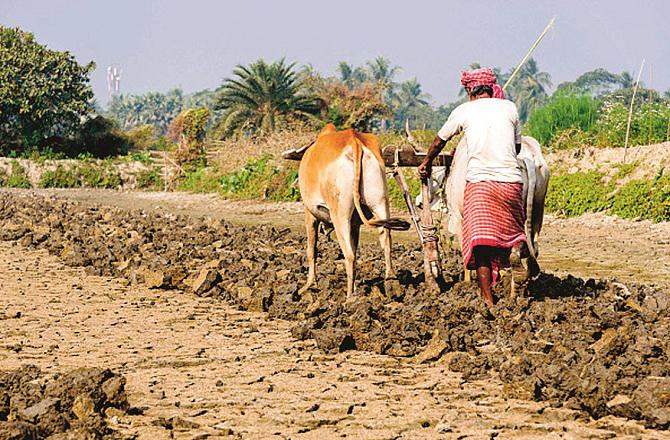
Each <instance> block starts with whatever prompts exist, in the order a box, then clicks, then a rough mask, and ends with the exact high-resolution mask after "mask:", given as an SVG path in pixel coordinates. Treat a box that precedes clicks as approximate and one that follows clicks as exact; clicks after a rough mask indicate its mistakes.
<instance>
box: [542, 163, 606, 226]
mask: <svg viewBox="0 0 670 440" xmlns="http://www.w3.org/2000/svg"><path fill="white" fill-rule="evenodd" d="M545 206H546V208H547V209H548V210H549V211H553V212H558V213H560V214H562V215H564V216H567V217H571V216H575V215H581V214H584V213H585V212H599V211H602V210H604V209H605V208H607V187H606V185H605V184H604V183H603V174H602V173H599V172H596V171H589V172H577V173H572V174H563V175H560V176H552V177H551V179H550V180H549V189H548V191H547V199H546V203H545Z"/></svg>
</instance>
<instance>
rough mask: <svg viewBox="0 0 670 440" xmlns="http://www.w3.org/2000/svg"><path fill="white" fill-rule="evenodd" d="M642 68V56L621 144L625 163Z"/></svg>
mask: <svg viewBox="0 0 670 440" xmlns="http://www.w3.org/2000/svg"><path fill="white" fill-rule="evenodd" d="M642 69H644V58H643V59H642V64H640V71H639V72H637V80H635V87H633V97H632V98H631V100H630V108H629V109H628V124H627V125H626V141H625V142H624V146H623V163H626V153H627V152H628V136H629V135H630V122H631V120H632V118H633V104H634V103H635V94H636V93H637V88H638V86H639V85H640V76H641V75H642Z"/></svg>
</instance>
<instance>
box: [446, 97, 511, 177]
mask: <svg viewBox="0 0 670 440" xmlns="http://www.w3.org/2000/svg"><path fill="white" fill-rule="evenodd" d="M461 131H463V132H465V135H464V136H465V142H466V143H467V147H468V154H467V157H468V171H467V174H466V180H467V181H468V182H482V181H495V182H523V179H522V174H521V168H520V167H519V163H518V162H517V159H516V146H515V144H520V143H521V131H520V128H519V114H518V112H517V110H516V105H514V103H513V102H512V101H507V100H505V99H496V98H480V99H475V100H474V101H468V102H465V103H463V104H461V105H459V106H458V107H456V108H455V109H454V111H452V112H451V114H450V115H449V119H447V122H445V123H444V125H443V126H442V128H441V129H440V131H438V132H437V135H438V136H439V137H440V139H442V140H446V139H449V138H450V137H452V136H453V135H455V134H458V133H460V132H461Z"/></svg>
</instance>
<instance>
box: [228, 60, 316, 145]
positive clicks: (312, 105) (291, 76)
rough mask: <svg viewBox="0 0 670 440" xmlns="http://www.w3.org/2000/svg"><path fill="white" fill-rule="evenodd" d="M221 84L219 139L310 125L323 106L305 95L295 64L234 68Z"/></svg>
mask: <svg viewBox="0 0 670 440" xmlns="http://www.w3.org/2000/svg"><path fill="white" fill-rule="evenodd" d="M233 74H234V75H235V77H234V78H228V79H226V80H225V81H224V83H223V85H222V87H221V89H220V94H219V99H218V103H217V106H216V108H217V109H218V110H222V111H223V117H222V119H221V123H220V126H219V130H218V131H219V132H220V133H221V135H222V136H224V137H227V136H231V135H240V134H262V133H269V132H272V131H274V130H276V129H280V128H286V127H288V126H290V125H291V124H292V123H296V122H307V121H313V120H314V119H315V116H316V115H318V114H320V112H321V110H322V107H323V103H322V102H321V100H319V99H318V98H317V97H315V96H313V95H311V94H309V93H307V89H306V87H305V86H304V80H305V79H304V77H303V76H302V75H299V74H298V73H297V72H296V71H295V63H286V62H285V61H284V59H281V60H279V61H276V62H274V63H267V62H265V61H264V60H258V61H256V62H255V63H252V64H250V65H249V66H243V65H238V66H237V67H236V68H235V70H234V71H233Z"/></svg>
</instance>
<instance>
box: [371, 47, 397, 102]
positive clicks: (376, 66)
mask: <svg viewBox="0 0 670 440" xmlns="http://www.w3.org/2000/svg"><path fill="white" fill-rule="evenodd" d="M367 66H368V78H369V80H370V81H373V82H376V83H378V84H380V85H381V86H382V90H384V91H386V92H389V93H390V92H392V91H393V88H394V87H395V82H394V81H393V79H394V78H395V76H396V75H397V74H398V73H399V72H400V67H399V66H394V65H392V64H391V61H390V60H388V59H387V58H384V57H382V56H379V57H377V58H375V59H373V60H371V61H368V62H367Z"/></svg>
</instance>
